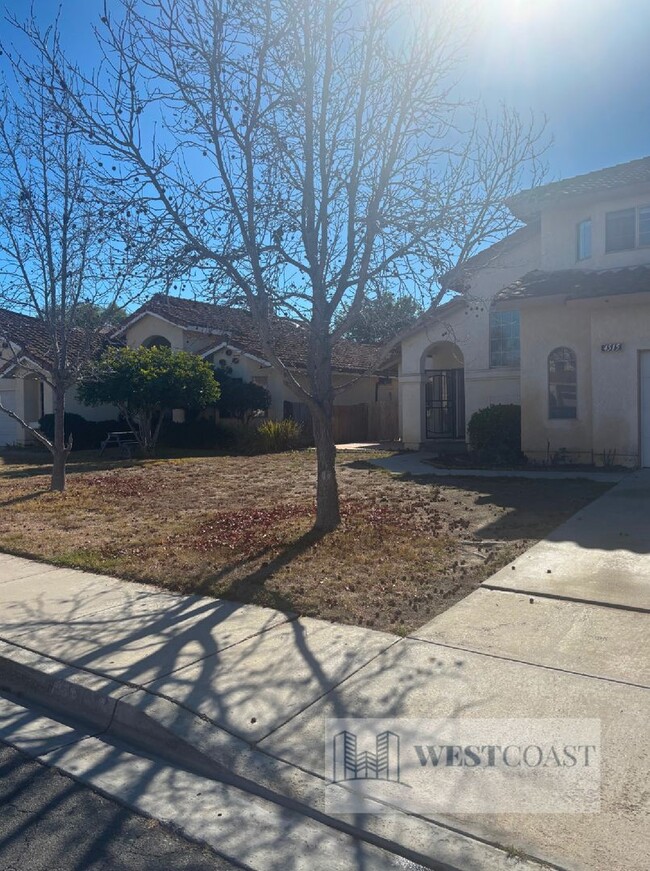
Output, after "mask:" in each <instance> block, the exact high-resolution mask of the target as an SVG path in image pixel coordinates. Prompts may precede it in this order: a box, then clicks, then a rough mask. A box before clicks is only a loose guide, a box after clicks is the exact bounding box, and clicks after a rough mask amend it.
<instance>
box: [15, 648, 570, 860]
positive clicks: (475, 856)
mask: <svg viewBox="0 0 650 871" xmlns="http://www.w3.org/2000/svg"><path fill="white" fill-rule="evenodd" d="M8 649H9V650H8ZM9 651H10V652H11V656H9V655H7V653H8V652H9ZM39 666H40V667H39ZM2 690H4V691H6V692H8V693H10V694H12V695H13V696H15V697H17V698H18V699H23V700H26V701H31V702H32V703H35V704H38V705H40V706H42V707H44V708H46V709H48V710H51V711H54V712H56V713H58V714H60V715H62V717H63V718H64V719H68V720H70V719H71V718H73V719H74V720H75V721H81V722H82V723H83V724H84V725H86V726H90V727H92V728H93V729H94V730H96V731H95V733H94V737H101V736H106V737H110V738H111V739H116V740H118V741H121V742H124V743H126V744H128V745H129V746H130V747H132V748H134V749H135V750H136V751H139V752H140V753H141V754H144V755H147V756H154V757H157V758H160V759H162V760H163V761H164V762H166V763H168V764H171V765H173V766H176V767H180V768H183V769H185V770H187V771H189V772H191V773H192V774H197V775H199V776H202V777H207V778H210V779H213V780H218V781H222V782H224V783H226V784H229V785H231V786H234V787H237V788H238V789H240V790H243V791H245V792H247V793H249V794H251V795H253V796H256V797H258V798H260V799H263V800H265V801H269V802H273V803H274V804H276V805H278V806H281V807H284V808H286V809H287V810H290V811H293V812H297V813H299V814H301V815H303V816H305V817H308V818H310V819H312V820H314V821H315V822H317V823H320V824H322V825H325V826H327V827H328V828H330V829H332V830H336V831H339V832H342V833H344V834H346V835H350V836H352V837H354V838H356V839H358V840H360V841H364V842H366V843H368V844H371V845H372V846H375V847H378V848H379V849H382V850H384V851H386V852H390V853H393V854H395V855H397V856H401V857H403V858H404V859H407V860H409V861H411V862H416V863H418V864H420V865H423V866H424V867H425V868H428V869H431V871H504V869H512V868H516V871H539V869H540V868H552V869H556V871H563V869H562V867H561V866H559V865H557V864H554V863H553V862H550V861H548V860H544V859H542V858H536V857H534V856H526V857H525V858H524V857H523V856H521V854H518V855H517V857H516V859H515V860H514V861H513V859H512V856H511V854H509V851H508V850H506V849H504V848H503V846H501V845H499V844H497V843H493V842H490V841H488V840H483V839H481V838H478V837H476V836H471V835H468V834H466V833H464V832H462V831H460V830H458V829H454V828H452V827H447V826H444V825H442V824H440V823H436V822H432V821H429V820H426V819H424V818H420V817H416V816H412V815H410V814H406V813H403V812H400V811H398V812H397V813H398V815H399V825H398V826H396V829H397V831H398V832H399V834H400V841H399V842H398V841H397V840H394V839H392V838H386V837H385V836H382V835H381V834H380V833H378V832H377V831H372V826H373V819H376V815H373V814H368V815H364V816H363V817H361V818H360V817H358V816H357V817H356V818H355V819H356V820H358V821H359V822H358V823H357V824H355V823H351V822H347V821H346V820H345V819H341V818H337V817H332V816H330V815H328V814H327V813H324V812H323V811H320V810H318V809H317V808H315V807H313V806H311V805H310V804H307V803H306V802H305V801H303V800H300V799H298V798H294V797H292V796H291V795H287V794H284V793H282V792H278V791H277V789H273V788H270V787H269V786H268V785H266V786H265V785H263V784H262V783H260V782H256V781H254V780H251V779H250V778H247V777H245V776H243V775H241V774H238V773H237V771H236V770H235V769H236V768H237V767H240V766H239V765H238V759H237V757H240V759H241V763H242V764H241V767H244V768H250V767H251V765H252V767H253V768H256V769H257V771H258V774H262V777H261V778H260V779H262V778H263V777H264V774H266V779H267V781H268V779H269V775H271V779H273V775H280V776H279V777H278V782H281V783H282V782H283V781H284V785H285V788H286V789H287V791H291V785H292V784H291V781H292V780H293V781H295V780H296V779H298V780H301V781H303V782H305V781H306V782H307V786H308V789H307V790H306V791H307V792H310V791H311V792H312V793H314V792H315V787H316V788H317V789H318V790H319V791H320V789H321V788H322V785H323V781H321V780H320V778H318V777H316V776H315V775H313V774H311V773H309V772H305V771H302V770H301V769H298V768H296V767H295V766H292V765H290V764H289V763H286V762H283V761H281V760H278V759H276V758H275V757H272V756H269V755H268V754H265V753H264V752H263V751H261V750H259V749H256V748H255V747H254V746H252V745H250V744H248V743H247V742H245V741H242V740H241V739H239V738H237V737H236V736H232V735H229V734H228V733H226V732H224V731H223V730H221V729H219V727H217V726H215V725H214V724H212V723H209V722H208V721H202V720H201V718H200V717H199V716H197V715H196V714H194V713H193V712H190V711H188V710H187V709H183V708H181V707H180V706H178V705H176V704H175V703H173V702H172V701H171V700H169V699H164V698H160V697H156V696H152V699H153V700H154V701H155V702H156V703H157V704H158V705H160V706H162V708H163V713H162V715H160V716H157V718H154V717H153V716H149V714H147V713H145V712H144V711H142V710H140V709H139V708H138V707H136V706H134V705H132V704H130V703H129V701H128V700H129V698H130V697H132V696H137V695H141V694H142V693H146V690H143V689H142V688H140V687H137V686H134V685H126V684H123V683H120V682H118V681H115V680H112V679H110V678H104V677H102V676H100V675H98V674H96V673H94V672H87V671H82V670H80V669H76V668H74V667H71V666H68V665H66V664H65V663H62V662H60V661H57V660H54V659H50V658H49V657H45V656H43V655H42V654H39V653H36V652H35V651H33V650H31V649H29V648H27V647H23V646H21V645H17V644H13V643H11V642H7V641H6V640H2V641H0V691H2ZM170 706H171V709H173V713H174V717H175V719H177V718H178V714H179V713H180V715H181V717H185V718H187V717H189V718H191V719H192V721H193V722H192V726H193V727H194V728H195V729H196V730H198V732H199V734H200V733H201V732H203V731H204V730H205V729H206V728H207V729H209V730H210V732H211V733H212V732H215V733H219V734H218V736H217V744H216V747H213V749H216V751H217V752H218V753H219V754H220V755H221V754H222V753H223V755H224V756H225V757H228V756H230V760H229V762H228V764H221V763H220V762H218V761H217V760H216V759H215V758H214V756H213V755H208V754H207V753H206V752H204V751H202V750H201V749H199V748H197V747H196V746H194V745H193V744H191V743H190V742H188V741H186V740H184V739H183V738H181V737H179V736H178V735H177V734H174V732H173V731H172V730H171V729H169V728H168V727H166V726H165V725H164V720H165V711H164V709H165V708H167V709H168V710H169V709H170ZM159 721H160V722H159ZM294 791H295V790H294ZM376 828H381V826H380V825H378V826H376ZM418 842H419V843H420V844H423V843H425V844H427V846H428V847H430V849H431V851H432V852H435V853H436V856H437V858H435V859H433V858H432V856H431V854H430V853H429V852H427V853H425V852H423V851H422V850H421V849H418V848H417V847H415V848H414V847H412V846H406V844H407V843H410V844H414V843H418ZM461 862H462V864H460V863H461Z"/></svg>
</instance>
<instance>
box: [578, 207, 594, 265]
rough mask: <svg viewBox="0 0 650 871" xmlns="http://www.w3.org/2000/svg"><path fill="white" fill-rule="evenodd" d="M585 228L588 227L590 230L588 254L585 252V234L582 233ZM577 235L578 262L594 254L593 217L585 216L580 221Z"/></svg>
mask: <svg viewBox="0 0 650 871" xmlns="http://www.w3.org/2000/svg"><path fill="white" fill-rule="evenodd" d="M583 228H585V229H587V228H588V232H589V236H588V238H589V245H588V248H589V253H587V254H585V253H584V248H585V245H584V239H583V235H582V230H583ZM576 237H577V238H576V260H578V262H580V261H582V260H589V258H590V257H591V254H592V246H593V238H592V224H591V218H583V220H582V221H578V224H577V227H576Z"/></svg>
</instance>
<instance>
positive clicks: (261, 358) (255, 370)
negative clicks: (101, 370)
mask: <svg viewBox="0 0 650 871" xmlns="http://www.w3.org/2000/svg"><path fill="white" fill-rule="evenodd" d="M272 333H273V343H274V348H275V349H276V353H277V355H278V357H279V358H280V359H281V360H282V361H283V363H284V364H285V365H286V366H287V368H288V369H289V370H290V371H291V373H292V375H293V376H294V377H295V378H296V380H297V381H298V382H299V383H304V372H305V363H306V357H307V343H308V333H307V330H306V329H305V328H304V327H303V326H302V325H301V324H300V323H298V322H296V321H293V320H290V319H288V318H277V319H276V320H275V321H274V322H273V325H272ZM113 339H118V340H120V341H124V342H125V343H126V345H128V346H129V347H133V348H135V347H138V346H140V345H145V346H147V347H151V346H152V345H166V346H168V347H171V348H173V349H174V350H183V351H189V352H191V353H192V354H198V355H200V356H201V357H203V358H204V359H205V360H207V361H208V362H209V363H211V364H213V365H214V366H215V367H219V366H227V367H229V368H230V369H232V374H233V377H235V378H241V379H242V380H243V381H254V382H255V383H256V384H260V385H261V386H263V387H265V388H266V389H267V390H268V391H269V393H270V394H271V407H270V408H269V411H268V416H269V417H270V418H272V419H274V420H283V419H284V418H287V417H291V418H295V419H297V420H299V421H301V422H304V421H306V418H307V411H306V406H305V405H304V403H303V402H302V401H301V399H300V397H299V396H297V395H296V394H295V393H294V392H293V391H292V390H291V387H290V386H289V385H287V384H286V383H285V381H284V379H283V377H282V374H281V373H280V372H278V371H277V370H276V369H275V368H274V367H273V366H272V365H271V364H270V363H269V362H268V360H266V359H265V354H264V351H263V349H262V344H261V341H260V337H259V333H258V331H257V329H256V328H255V324H254V322H253V319H252V317H251V315H250V314H249V313H248V312H247V311H245V310H244V309H239V308H232V307H229V306H221V305H213V304H211V303H206V302H196V301H194V300H190V299H184V298H182V297H173V296H167V295H165V294H155V295H154V296H153V297H152V298H151V299H150V300H149V301H148V302H146V303H145V304H144V305H142V306H141V307H140V308H139V309H138V310H137V311H136V312H134V313H133V314H132V315H131V316H130V317H129V318H127V320H126V321H125V322H124V323H122V324H121V325H120V327H119V329H118V330H116V331H115V333H114V334H113ZM378 359H379V352H378V349H377V348H376V347H374V346H372V345H363V344H360V343H359V342H351V341H347V340H345V339H342V340H340V341H339V342H337V343H336V345H335V346H334V348H333V354H332V362H333V369H334V384H335V386H342V385H350V386H349V387H348V389H346V390H345V392H342V393H340V394H338V396H337V398H336V401H335V405H336V409H335V414H334V430H335V433H334V434H335V439H336V440H337V441H342V442H348V441H367V440H371V441H374V440H379V439H395V438H396V437H397V430H398V419H397V378H396V374H397V371H396V364H395V363H394V362H393V363H392V365H390V364H389V365H387V366H383V367H382V368H381V369H379V370H378V371H373V374H370V375H369V374H366V373H367V372H368V371H369V370H376V369H377V366H376V362H377V360H378Z"/></svg>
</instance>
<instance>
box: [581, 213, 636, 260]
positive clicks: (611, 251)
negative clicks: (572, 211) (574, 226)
mask: <svg viewBox="0 0 650 871" xmlns="http://www.w3.org/2000/svg"><path fill="white" fill-rule="evenodd" d="M644 210H648V211H649V212H650V203H648V204H644V205H639V206H628V208H626V209H614V210H613V211H611V212H605V254H619V253H620V252H621V251H636V250H637V249H639V248H650V241H648V242H645V243H644V244H643V245H642V244H641V242H640V241H639V239H640V232H639V227H640V221H641V212H642V211H644ZM623 212H634V242H633V244H632V245H631V246H628V247H626V248H610V247H608V244H607V219H608V217H609V216H610V215H616V214H622V213H623ZM578 226H579V225H578Z"/></svg>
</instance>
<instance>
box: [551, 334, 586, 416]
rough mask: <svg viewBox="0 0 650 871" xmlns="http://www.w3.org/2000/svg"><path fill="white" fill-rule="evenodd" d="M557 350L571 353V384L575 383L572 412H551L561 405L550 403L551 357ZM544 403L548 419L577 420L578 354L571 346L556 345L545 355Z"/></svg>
mask: <svg viewBox="0 0 650 871" xmlns="http://www.w3.org/2000/svg"><path fill="white" fill-rule="evenodd" d="M559 351H561V352H568V354H570V355H571V359H572V363H573V384H574V385H575V405H574V406H573V414H570V415H569V414H557V413H555V414H554V413H553V412H554V411H555V412H557V410H558V409H561V408H562V406H559V405H557V404H556V405H555V406H553V405H552V402H551V359H552V357H553V355H554V354H557V353H558V352H559ZM546 403H547V415H548V420H578V355H577V354H576V352H575V351H574V350H573V348H571V347H569V346H568V345H558V346H557V347H556V348H553V349H552V350H551V351H549V353H548V355H547V357H546Z"/></svg>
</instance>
